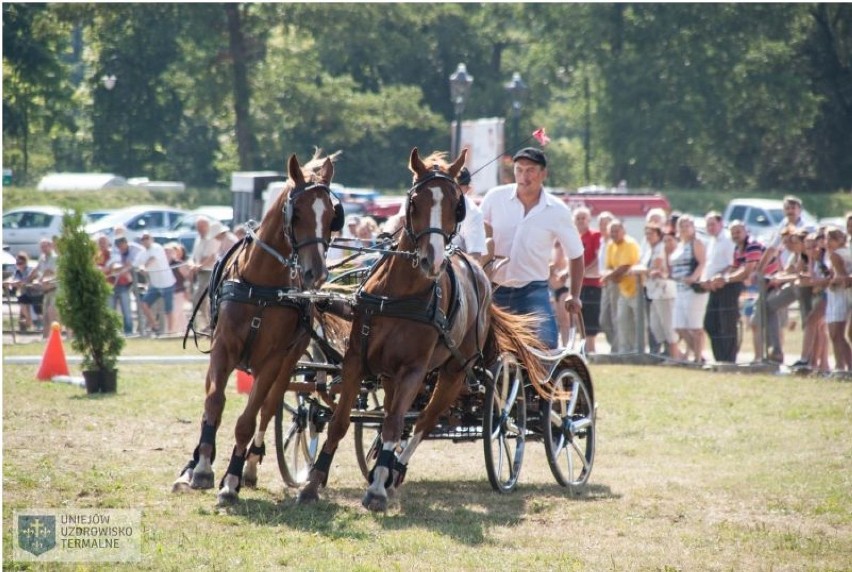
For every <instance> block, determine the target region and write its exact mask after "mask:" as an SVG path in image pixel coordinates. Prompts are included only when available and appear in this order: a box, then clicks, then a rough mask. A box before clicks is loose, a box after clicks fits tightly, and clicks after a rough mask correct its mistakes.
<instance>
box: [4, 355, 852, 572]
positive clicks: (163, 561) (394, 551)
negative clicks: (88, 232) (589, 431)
mask: <svg viewBox="0 0 852 572" xmlns="http://www.w3.org/2000/svg"><path fill="white" fill-rule="evenodd" d="M136 343H137V342H136V341H134V342H133V343H132V344H131V347H132V346H134V345H136ZM138 343H139V344H145V345H148V347H149V349H150V348H151V347H152V346H150V344H156V343H158V342H155V341H144V342H143V341H139V342H138ZM174 346H179V344H176V343H174V342H172V343H171V344H168V345H166V344H163V345H162V346H160V347H161V350H162V351H163V353H164V354H165V353H172V352H171V348H173V347H174ZM4 349H9V348H8V347H6V348H4ZM130 351H132V350H130ZM7 353H10V352H7ZM11 353H33V352H32V351H29V352H26V351H23V350H19V349H18V348H14V349H13V351H12V352H11ZM36 369H37V368H36V367H35V366H19V365H7V366H5V367H4V373H3V437H4V439H3V453H4V455H3V501H4V502H3V541H4V543H3V544H4V547H3V562H4V566H3V568H4V569H26V567H25V566H24V565H22V564H19V563H15V562H13V561H12V560H11V554H12V541H13V538H12V515H13V511H14V510H16V509H29V508H69V507H73V508H89V507H96V508H126V509H139V510H141V511H142V512H143V519H142V525H143V529H144V540H143V545H142V553H143V557H142V561H141V562H139V563H136V564H132V565H131V564H125V565H110V566H109V568H110V569H112V568H117V569H126V570H131V569H140V568H141V569H145V570H202V569H203V570H235V569H243V570H271V569H286V570H347V571H348V570H405V571H408V570H439V569H446V570H486V569H488V570H849V569H852V442H850V440H849V434H850V429H852V384H850V383H848V382H847V383H843V382H837V381H827V380H817V379H812V378H797V377H793V376H759V375H756V376H745V375H722V374H714V373H709V372H701V371H694V370H684V369H681V368H667V367H635V366H634V367H626V366H602V365H601V366H592V374H593V376H594V381H595V386H596V392H597V400H598V404H599V408H598V425H597V428H598V449H597V457H596V462H595V467H594V471H593V473H592V476H591V480H590V485H589V487H588V489H587V490H586V492H585V493H584V494H582V495H580V496H571V495H570V494H569V493H568V491H566V490H565V489H563V488H561V487H559V486H558V485H556V484H555V482H554V480H553V478H552V476H551V475H550V472H549V469H548V466H547V461H546V459H545V455H544V451H543V448H542V446H541V444H538V443H534V444H532V445H530V446H529V447H528V450H527V454H526V460H525V463H524V467H523V472H522V475H521V485H520V486H519V488H518V490H517V491H515V492H514V493H512V494H509V495H498V494H496V493H494V492H492V491H491V489H490V486H489V485H488V481H487V477H486V474H485V468H484V463H483V460H482V458H483V455H482V445H481V443H479V442H477V443H467V444H452V443H446V442H430V443H427V444H425V445H424V446H423V447H421V449H420V450H418V454H417V455H415V457H414V459H413V460H412V463H411V470H410V471H409V476H408V480H407V481H406V484H405V485H404V487H403V490H402V494H401V495H400V497H399V499H398V501H395V502H392V504H391V508H390V510H389V511H388V513H387V514H385V515H374V514H369V513H367V512H366V511H365V510H363V509H362V508H361V506H360V498H361V494H362V493H363V489H364V483H363V482H362V477H361V476H360V473H359V471H358V468H357V464H356V463H355V456H354V453H353V447H352V441H351V439H350V438H349V437H347V439H346V440H344V442H343V444H342V445H341V449H340V451H339V452H338V454H337V456H336V458H335V462H334V466H333V469H332V474H331V478H330V480H329V488H328V489H326V490H325V491H324V492H323V500H321V501H320V503H319V504H317V505H315V506H307V507H304V506H298V505H296V503H295V496H296V493H295V491H294V490H292V489H285V488H284V487H283V484H282V479H281V476H280V475H279V474H278V470H277V466H276V464H275V456H274V453H272V451H273V450H274V449H273V448H272V446H273V438H272V436H271V433H272V432H271V431H270V434H268V437H267V445H268V447H270V449H269V451H270V453H272V454H271V456H270V457H267V459H266V460H265V462H264V464H263V465H262V466H261V470H260V478H261V483H260V488H259V489H257V490H244V491H243V493H242V500H241V501H240V502H239V504H238V505H236V506H235V507H233V508H231V509H227V510H226V509H217V508H216V507H215V500H216V499H215V492H213V491H205V492H195V493H193V494H189V495H182V496H175V495H173V494H172V493H171V492H170V486H171V483H172V481H173V480H174V478H175V477H176V476H177V473H178V472H179V470H180V468H181V467H182V466H183V464H184V463H185V462H186V460H187V459H188V457H189V455H190V453H191V451H192V448H193V447H194V445H195V443H196V442H197V438H198V421H199V419H200V414H201V407H202V389H203V381H202V380H203V374H204V367H203V366H202V365H191V366H185V367H184V366H164V365H132V366H128V365H122V366H121V370H120V374H119V392H118V394H116V395H112V396H95V397H88V396H86V395H85V393H84V392H83V390H81V389H79V388H76V387H72V386H68V385H60V384H52V383H41V382H37V381H35V380H34V375H35V370H36ZM227 396H228V403H227V406H226V413H225V420H224V423H223V428H222V430H221V431H220V433H219V450H220V453H219V458H218V459H217V461H216V463H215V469H216V477H217V479H218V478H219V477H220V476H221V474H222V471H223V470H224V465H225V464H226V462H227V460H226V457H227V452H228V451H230V448H231V446H232V439H233V438H232V435H233V425H234V421H235V419H236V416H237V415H238V414H239V410H240V409H241V406H242V404H243V403H244V402H245V398H244V396H241V395H238V394H237V393H236V392H235V391H234V390H233V388H232V387H229V389H228V392H227ZM101 568H103V569H106V566H101ZM32 569H36V570H42V569H44V570H47V569H52V568H48V567H46V566H44V565H40V566H35V567H33V568H32ZM68 569H74V570H78V569H82V570H85V569H89V568H87V567H86V566H76V567H74V568H70V567H69V568H68ZM92 569H97V568H96V567H93V568H92Z"/></svg>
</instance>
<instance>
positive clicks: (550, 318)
mask: <svg viewBox="0 0 852 572" xmlns="http://www.w3.org/2000/svg"><path fill="white" fill-rule="evenodd" d="M493 301H494V303H495V304H497V305H498V306H500V307H502V308H505V309H506V310H508V311H510V312H512V313H513V314H536V315H537V316H538V318H539V322H538V330H537V334H538V339H540V340H541V341H542V343H543V344H544V345H546V346H547V347H549V348H555V347H557V346H558V345H559V330H558V329H557V327H556V317H555V316H554V315H553V307H552V306H551V305H550V292H549V291H548V288H547V281H545V280H542V281H540V282H530V283H529V284H527V285H526V286H521V287H520V288H509V287H507V286H495V288H494V296H493Z"/></svg>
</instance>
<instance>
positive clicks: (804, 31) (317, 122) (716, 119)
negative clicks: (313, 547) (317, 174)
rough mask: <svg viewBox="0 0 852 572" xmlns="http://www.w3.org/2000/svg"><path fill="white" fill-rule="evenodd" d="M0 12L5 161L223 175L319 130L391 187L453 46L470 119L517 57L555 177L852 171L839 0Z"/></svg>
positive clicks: (766, 183)
mask: <svg viewBox="0 0 852 572" xmlns="http://www.w3.org/2000/svg"><path fill="white" fill-rule="evenodd" d="M3 19H4V46H3V48H4V54H3V57H4V66H3V74H4V96H3V110H4V125H3V133H4V146H3V160H4V165H5V166H14V167H15V168H16V169H18V170H21V169H24V170H26V169H27V164H30V165H31V168H30V170H31V171H32V172H33V174H34V175H40V174H42V173H44V172H46V171H49V170H59V169H69V170H70V169H73V170H108V171H113V172H116V173H118V174H122V175H126V176H138V175H144V176H148V177H151V178H165V179H177V180H183V181H186V182H187V183H189V184H190V185H198V186H212V185H217V184H218V185H221V186H226V185H227V184H228V182H229V176H230V172H232V171H234V170H239V169H276V170H282V169H283V161H284V158H285V157H286V156H287V155H289V154H290V153H294V152H295V153H297V154H298V155H299V156H300V157H304V156H308V155H309V154H310V153H311V152H312V150H313V147H314V146H319V147H322V148H323V149H325V150H326V151H335V150H338V149H340V150H342V151H343V152H344V153H343V157H342V159H341V162H340V164H339V169H338V180H340V181H342V182H344V183H347V184H351V185H371V186H377V187H381V188H402V187H404V186H405V185H406V183H407V180H408V173H407V171H406V169H405V160H406V157H407V156H408V152H409V151H410V149H411V147H413V146H415V145H416V146H418V147H420V148H421V149H423V150H427V151H431V150H442V149H443V150H446V149H447V148H448V147H449V141H450V127H449V124H450V121H451V120H452V119H453V114H454V110H453V105H452V102H451V101H450V98H449V85H448V81H447V80H448V77H449V75H450V74H451V73H452V72H453V71H454V70H455V67H456V65H457V64H458V63H459V62H465V63H466V64H467V68H468V71H469V73H471V74H472V75H473V76H474V77H475V82H474V85H473V90H472V92H471V95H470V98H469V101H468V102H467V105H466V108H465V112H464V115H465V117H466V118H472V117H494V116H496V117H505V118H506V119H507V121H506V124H507V126H512V125H513V121H512V116H511V107H510V102H509V99H508V96H507V93H506V90H505V87H504V86H505V83H506V82H507V81H508V80H509V79H510V78H511V75H512V73H513V72H515V71H517V72H520V73H521V74H522V77H523V79H524V81H525V82H526V83H527V85H528V86H529V89H528V91H527V93H526V94H525V97H524V98H523V100H522V102H521V103H522V105H521V110H520V118H519V124H520V125H519V132H520V136H519V139H523V138H524V136H526V134H528V133H530V132H532V130H534V129H535V128H537V127H539V126H542V125H543V126H546V127H547V129H548V133H549V134H550V135H551V136H552V137H553V144H552V146H551V147H549V149H548V151H549V153H550V154H551V156H552V157H551V159H552V160H551V163H552V164H553V169H552V170H551V179H550V182H551V184H553V185H557V186H568V187H573V186H580V185H582V184H589V183H603V184H614V183H616V182H617V181H619V180H621V179H626V180H627V181H628V182H629V183H630V185H631V186H632V187H655V188H663V189H664V188H673V187H677V188H730V189H743V188H748V189H779V190H782V189H784V190H791V191H798V192H801V191H807V190H811V189H823V190H827V189H835V188H842V187H848V186H849V181H850V180H852V154H850V153H849V152H848V149H849V148H850V146H852V145H850V144H852V96H850V93H852V41H850V39H849V38H850V37H852V34H850V32H852V8H850V6H848V5H845V4H840V5H838V4H815V5H804V4H623V3H620V4H505V3H504V4H500V3H497V4H488V3H484V4H429V5H426V4H405V3H391V4H369V3H367V4H364V3H360V4H340V3H337V4H335V3H332V4H328V3H301V4H300V3H286V4H250V3H241V4H229V5H221V4H142V3H139V4H97V3H90V4H14V3H13V4H8V3H7V4H4V6H3ZM104 75H115V76H116V78H117V81H116V84H115V86H114V88H113V89H112V90H108V89H106V87H105V86H104V84H103V82H102V81H101V78H102V76H104ZM516 143H517V142H516V141H508V142H507V145H508V147H509V148H512V147H514V145H515V144H516ZM28 155H31V156H32V159H28V158H27V156H28Z"/></svg>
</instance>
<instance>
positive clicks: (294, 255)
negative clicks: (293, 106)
mask: <svg viewBox="0 0 852 572" xmlns="http://www.w3.org/2000/svg"><path fill="white" fill-rule="evenodd" d="M318 155H319V152H317V153H316V154H315V156H314V158H313V159H312V160H311V161H310V162H309V163H307V164H306V166H305V168H304V170H303V168H302V167H300V165H299V162H298V160H297V159H296V156H295V155H293V156H291V157H290V160H289V162H288V174H289V180H288V181H287V183H286V184H285V187H284V191H283V192H282V193H281V195H280V196H279V197H278V199H277V200H276V202H275V203H274V204H273V206H272V207H271V208H270V209H269V211H268V212H267V213H266V215H265V216H264V217H263V220H262V222H261V223H260V226H259V227H258V229H257V231H256V232H253V231H250V233H249V235H248V236H247V237H246V238H245V239H243V241H241V242H240V243H238V244H237V245H235V246H234V248H232V249H231V251H230V252H229V253H228V254H227V255H225V256H224V257H223V258H222V259H220V260H219V262H217V265H216V268H214V271H213V276H212V277H211V280H210V286H209V288H210V307H211V316H212V317H213V318H214V324H215V327H214V330H213V339H212V345H211V350H210V365H209V366H208V368H207V378H206V381H205V388H206V393H207V398H206V400H205V402H204V415H203V416H202V418H201V437H200V439H199V443H198V446H197V447H196V449H195V451H194V452H193V457H192V459H191V460H190V461H189V463H188V464H187V465H186V467H185V468H184V469H183V470H182V471H181V475H180V477H179V478H178V479H177V480H176V481H175V483H174V485H173V487H172V490H173V491H175V492H181V491H185V490H188V489H190V488H193V489H209V488H212V487H213V482H214V477H213V466H212V464H213V461H214V459H215V455H216V431H217V430H218V428H219V424H220V423H221V420H222V411H223V409H224V407H225V386H226V385H227V383H228V377H229V376H230V374H231V372H232V371H233V370H234V369H235V368H237V367H239V368H240V369H243V370H246V371H250V372H251V373H252V374H253V376H254V386H253V388H252V391H251V393H250V395H249V397H248V402H247V403H246V407H245V410H244V411H243V413H242V415H240V417H239V419H238V420H237V424H236V428H235V430H234V437H235V439H236V445H235V447H234V450H233V454H232V456H231V461H230V464H229V465H228V470H227V473H226V475H225V477H224V478H223V479H222V482H221V485H220V487H221V490H220V493H219V501H220V502H229V501H233V500H235V499H236V495H237V493H238V492H239V489H240V481H241V477H243V476H244V475H243V465H244V463H245V461H246V460H248V461H249V466H248V467H246V469H247V470H246V474H245V480H246V484H248V485H253V484H255V483H256V478H257V477H256V464H257V462H259V461H260V460H261V459H262V456H263V453H264V446H263V436H264V433H265V430H266V427H267V426H268V424H269V420H270V419H271V418H272V417H273V415H274V413H275V411H276V408H277V405H278V403H280V401H281V397H282V395H283V393H284V391H285V390H286V388H287V385H288V382H289V379H290V375H291V372H292V371H293V369H294V367H295V365H296V362H297V361H298V360H299V358H300V357H301V356H302V354H303V353H304V351H305V348H307V346H308V343H309V341H310V330H311V311H312V308H311V305H310V303H309V302H305V301H303V300H300V299H294V298H293V297H290V296H288V294H292V293H297V292H299V291H302V290H307V289H315V288H318V287H320V286H321V285H322V284H323V282H325V280H326V278H327V277H328V270H327V269H326V264H325V251H326V250H327V248H328V243H329V240H330V239H331V231H332V230H340V228H341V227H342V225H343V207H342V206H341V205H340V203H339V201H338V202H335V201H333V200H332V193H331V190H330V189H329V184H330V183H331V179H332V177H333V176H334V166H333V164H332V161H331V158H329V157H326V158H325V160H324V161H323V160H321V159H320V157H319V156H318ZM261 406H263V410H262V413H261V420H260V427H259V428H258V432H257V434H256V435H254V442H253V443H252V446H251V448H249V443H250V441H251V440H252V435H253V433H254V431H255V424H256V418H257V413H258V411H259V410H260V409H261ZM247 458H248V459H247Z"/></svg>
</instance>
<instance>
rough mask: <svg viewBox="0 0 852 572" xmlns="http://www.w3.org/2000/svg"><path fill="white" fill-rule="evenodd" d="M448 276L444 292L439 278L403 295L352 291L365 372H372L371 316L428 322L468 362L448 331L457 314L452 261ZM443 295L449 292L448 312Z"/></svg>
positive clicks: (453, 350)
mask: <svg viewBox="0 0 852 572" xmlns="http://www.w3.org/2000/svg"><path fill="white" fill-rule="evenodd" d="M385 260H389V258H385V259H383V260H382V261H381V262H380V263H378V264H376V266H375V267H374V269H375V268H377V267H378V266H379V264H381V263H383V262H384V261H385ZM374 271H375V270H374ZM447 275H448V276H449V283H450V292H449V293H446V292H444V291H443V289H442V288H441V286H440V285H439V284H438V280H435V281H434V282H432V284H431V285H430V286H429V287H428V288H427V289H426V290H424V291H423V292H420V293H418V294H415V295H413V296H408V297H405V298H389V297H387V296H380V295H376V294H371V293H369V292H366V291H365V290H364V285H362V286H361V287H360V288H359V289H358V291H357V292H356V293H355V308H356V311H357V312H358V313H359V314H360V315H361V336H362V337H363V340H362V341H361V356H362V363H363V366H364V370H365V371H366V372H367V374H368V375H371V376H372V375H373V374H372V372H371V371H370V367H369V364H368V362H367V343H368V340H369V336H370V330H371V327H372V326H371V322H372V318H373V316H383V317H392V318H401V319H404V320H412V321H415V322H421V323H424V324H429V325H431V326H433V327H434V328H435V329H436V330H438V335H439V336H440V337H441V340H442V341H443V342H444V345H446V346H447V348H448V349H449V350H450V353H451V354H452V355H453V357H455V358H456V359H458V360H459V362H461V363H462V364H465V363H466V362H467V360H466V359H465V358H464V356H462V355H461V353H460V352H459V349H458V347H457V346H456V343H455V341H454V340H453V339H452V337H451V336H450V330H451V329H452V327H453V323H454V322H455V319H456V317H457V316H458V310H459V307H460V301H459V287H458V278H457V277H456V273H455V270H453V265H452V264H448V265H447ZM365 283H366V281H365ZM446 294H449V306H448V308H447V312H446V313H444V311H443V309H442V308H441V300H442V299H443V298H444V296H445V295H446ZM427 296H428V298H427Z"/></svg>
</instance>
